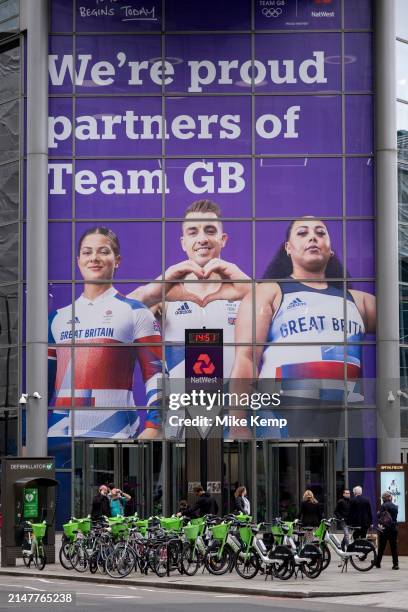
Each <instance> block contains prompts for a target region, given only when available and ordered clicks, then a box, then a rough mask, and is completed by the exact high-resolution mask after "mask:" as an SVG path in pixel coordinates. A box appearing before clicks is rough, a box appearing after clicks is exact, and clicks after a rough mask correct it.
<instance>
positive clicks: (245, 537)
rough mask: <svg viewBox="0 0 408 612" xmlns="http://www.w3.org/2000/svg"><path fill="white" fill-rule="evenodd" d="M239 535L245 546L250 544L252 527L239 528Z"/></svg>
mask: <svg viewBox="0 0 408 612" xmlns="http://www.w3.org/2000/svg"><path fill="white" fill-rule="evenodd" d="M239 537H240V538H241V540H242V541H243V543H244V544H245V546H248V545H249V544H250V542H251V541H252V529H251V527H240V529H239Z"/></svg>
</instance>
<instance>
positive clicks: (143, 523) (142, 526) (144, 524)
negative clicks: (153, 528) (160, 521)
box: [136, 519, 149, 536]
mask: <svg viewBox="0 0 408 612" xmlns="http://www.w3.org/2000/svg"><path fill="white" fill-rule="evenodd" d="M148 526H149V520H148V519H145V520H141V519H140V520H138V521H136V527H137V530H138V531H139V532H140V533H141V534H142V536H145V535H146V533H147V528H148Z"/></svg>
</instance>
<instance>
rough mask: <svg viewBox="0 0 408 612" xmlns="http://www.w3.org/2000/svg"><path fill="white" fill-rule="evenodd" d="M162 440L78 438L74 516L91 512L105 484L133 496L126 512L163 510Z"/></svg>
mask: <svg viewBox="0 0 408 612" xmlns="http://www.w3.org/2000/svg"><path fill="white" fill-rule="evenodd" d="M163 480H164V474H163V461H162V443H161V442H146V443H135V444H126V443H119V442H118V443H116V442H111V443H104V442H100V443H98V442H94V441H92V442H88V441H85V440H77V441H75V487H74V490H75V496H74V515H75V516H85V515H87V514H88V513H89V512H90V509H91V506H92V499H93V497H94V495H96V493H97V491H98V488H99V487H100V485H101V484H108V485H112V486H113V485H114V486H115V487H119V488H120V489H122V490H123V491H124V492H125V493H128V495H130V496H131V499H130V501H129V502H128V503H127V504H126V508H125V514H133V513H134V512H137V513H138V514H139V516H141V517H146V516H152V515H157V514H161V513H162V507H163Z"/></svg>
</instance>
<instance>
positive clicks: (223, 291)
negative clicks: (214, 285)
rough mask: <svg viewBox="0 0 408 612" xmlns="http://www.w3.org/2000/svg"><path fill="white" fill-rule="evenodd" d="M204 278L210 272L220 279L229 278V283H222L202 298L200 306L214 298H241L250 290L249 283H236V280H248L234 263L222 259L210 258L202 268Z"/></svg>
mask: <svg viewBox="0 0 408 612" xmlns="http://www.w3.org/2000/svg"><path fill="white" fill-rule="evenodd" d="M203 270H204V275H205V276H204V278H211V274H217V275H218V276H219V277H220V278H221V279H222V280H229V281H230V282H229V283H222V285H221V287H219V288H218V289H217V291H215V292H214V293H209V294H208V295H206V296H205V297H204V298H203V301H202V306H203V307H204V306H206V305H207V304H209V303H210V302H213V301H214V300H231V301H236V300H242V299H243V298H244V297H245V296H246V294H247V293H249V291H250V290H251V285H250V283H236V282H234V281H238V280H249V276H247V275H246V274H245V273H244V272H243V271H242V270H241V269H240V268H239V267H238V266H236V265H235V264H233V263H231V262H229V261H224V260H223V259H211V261H209V262H208V263H207V264H206V265H205V266H204V268H203Z"/></svg>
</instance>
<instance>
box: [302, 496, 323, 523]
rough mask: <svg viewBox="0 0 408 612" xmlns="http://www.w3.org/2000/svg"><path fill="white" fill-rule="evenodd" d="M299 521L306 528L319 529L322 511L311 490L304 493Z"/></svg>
mask: <svg viewBox="0 0 408 612" xmlns="http://www.w3.org/2000/svg"><path fill="white" fill-rule="evenodd" d="M298 519H300V522H301V523H302V525H303V526H304V527H318V526H319V524H320V521H321V520H322V509H321V507H320V504H319V502H318V501H317V499H316V498H315V496H314V495H313V492H312V491H310V489H307V490H306V491H305V492H304V493H303V501H302V503H301V504H300V511H299V514H298Z"/></svg>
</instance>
